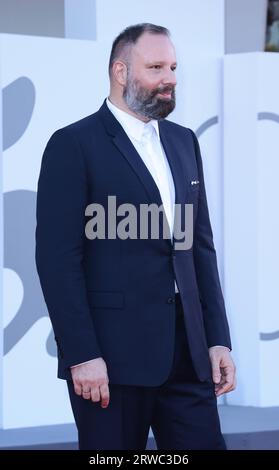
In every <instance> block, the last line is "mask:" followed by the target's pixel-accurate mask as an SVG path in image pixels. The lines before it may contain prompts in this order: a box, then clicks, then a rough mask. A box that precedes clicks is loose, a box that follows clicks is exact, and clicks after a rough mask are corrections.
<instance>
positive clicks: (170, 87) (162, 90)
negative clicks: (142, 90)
mask: <svg viewBox="0 0 279 470" xmlns="http://www.w3.org/2000/svg"><path fill="white" fill-rule="evenodd" d="M167 92H171V94H172V96H174V92H175V87H174V86H173V85H165V86H163V87H159V88H156V89H155V90H153V92H152V96H151V97H152V98H154V97H155V96H156V95H157V94H158V93H167Z"/></svg>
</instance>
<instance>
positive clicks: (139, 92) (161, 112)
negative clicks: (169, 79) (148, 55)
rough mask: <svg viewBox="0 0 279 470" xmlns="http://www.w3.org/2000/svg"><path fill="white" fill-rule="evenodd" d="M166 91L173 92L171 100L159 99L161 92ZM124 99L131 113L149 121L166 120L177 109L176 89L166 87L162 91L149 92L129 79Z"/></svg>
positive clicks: (124, 91)
mask: <svg viewBox="0 0 279 470" xmlns="http://www.w3.org/2000/svg"><path fill="white" fill-rule="evenodd" d="M164 91H171V99H168V100H164V99H160V98H158V97H157V94H158V93H159V92H164ZM123 99H124V101H125V103H126V105H127V106H128V108H129V109H130V111H132V112H133V113H136V114H139V115H141V116H143V117H145V118H148V119H156V120H159V119H164V118H165V117H167V116H168V115H169V114H170V113H171V112H172V111H173V110H174V108H175V90H174V87H171V86H167V85H166V86H165V87H161V88H160V89H158V88H156V89H155V90H152V91H148V90H146V89H145V88H143V87H141V86H140V85H139V84H138V82H137V81H136V80H131V79H130V78H129V77H128V81H127V85H126V87H125V88H124V90H123Z"/></svg>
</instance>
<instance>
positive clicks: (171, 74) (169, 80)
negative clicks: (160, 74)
mask: <svg viewBox="0 0 279 470" xmlns="http://www.w3.org/2000/svg"><path fill="white" fill-rule="evenodd" d="M176 83H177V80H176V75H175V71H174V70H168V71H166V73H165V75H164V78H163V84H164V85H172V86H175V85H176Z"/></svg>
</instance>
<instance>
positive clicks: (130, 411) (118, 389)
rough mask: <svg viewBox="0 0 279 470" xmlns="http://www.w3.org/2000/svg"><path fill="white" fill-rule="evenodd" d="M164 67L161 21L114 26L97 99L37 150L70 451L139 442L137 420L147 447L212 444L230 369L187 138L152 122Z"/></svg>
mask: <svg viewBox="0 0 279 470" xmlns="http://www.w3.org/2000/svg"><path fill="white" fill-rule="evenodd" d="M175 69H176V58H175V51H174V47H173V44H172V42H171V40H170V37H169V32H168V30H166V29H165V28H163V27H161V26H155V25H152V24H141V25H135V26H131V27H129V28H126V30H124V31H123V32H122V33H121V34H120V35H119V36H118V37H117V38H116V39H115V41H114V43H113V47H112V51H111V57H110V63H109V74H110V83H111V90H110V95H109V98H108V99H107V100H106V101H105V102H104V104H103V105H102V106H101V108H100V109H99V111H97V112H96V113H95V114H92V115H91V116H88V117H86V118H84V119H82V120H81V121H78V122H76V123H74V124H71V125H69V126H67V127H65V128H63V129H60V130H58V131H57V132H55V133H54V134H53V136H52V137H51V139H50V140H49V142H48V144H47V147H46V149H45V152H44V156H43V160H42V167H41V173H40V178H39V183H38V199H37V229H36V241H37V246H36V262H37V268H38V273H39V276H40V281H41V285H42V289H43V293H44V297H45V301H46V304H47V307H48V310H49V315H50V319H51V321H52V324H53V329H54V333H55V340H56V342H57V349H58V361H59V365H58V376H59V377H60V378H62V379H66V380H67V383H68V388H69V394H70V400H71V404H72V408H73V413H74V416H75V421H76V424H77V428H78V433H79V446H80V449H95V450H97V449H99V450H100V449H138V450H140V449H144V448H145V446H146V442H147V437H148V431H149V428H150V426H151V428H152V430H153V433H154V436H155V439H156V443H157V447H158V448H159V449H224V448H225V444H224V440H223V437H222V435H221V432H220V426H219V418H218V413H217V406H216V396H220V395H221V394H222V393H226V392H229V391H230V390H233V388H234V386H235V377H234V376H235V368H234V364H233V361H232V359H231V357H230V349H231V344H230V338H229V330H228V325H227V319H226V314H225V308H224V302H223V296H222V292H221V288H220V283H219V277H218V271H217V263H216V254H215V250H214V245H213V238H212V232H211V227H210V221H209V215H208V209H207V202H206V194H205V186H204V179H203V170H202V160H201V155H200V150H199V144H198V141H197V138H196V136H195V134H194V133H193V132H192V131H191V130H190V129H187V128H184V127H182V126H179V125H177V124H174V123H172V122H170V121H167V120H165V117H166V116H167V115H168V114H169V113H170V112H171V111H172V110H173V109H174V106H175V85H176V78H175ZM154 207H155V208H159V211H158V213H157V214H156V211H155V215H158V217H157V219H156V217H155V218H154V211H153V212H152V210H151V209H154ZM189 207H190V208H191V209H192V211H191V210H190V211H189V210H188V209H187V208H189ZM142 208H145V209H146V208H149V209H150V214H151V212H152V214H151V215H152V216H153V218H152V217H151V218H152V222H153V223H154V220H155V222H156V221H157V225H156V224H155V225H156V227H155V229H156V230H155V236H154V226H153V227H150V226H149V225H148V223H147V222H148V221H149V219H144V220H145V221H144V222H143V216H142V212H141V209H142ZM178 209H179V210H178ZM186 209H187V210H188V211H187V210H186ZM127 214H128V215H127ZM146 220H147V222H146ZM116 225H117V226H116ZM181 234H182V235H183V234H184V244H183V237H182V236H181Z"/></svg>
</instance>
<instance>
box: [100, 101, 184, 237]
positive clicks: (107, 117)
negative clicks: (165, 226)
mask: <svg viewBox="0 0 279 470" xmlns="http://www.w3.org/2000/svg"><path fill="white" fill-rule="evenodd" d="M99 113H100V116H101V119H102V121H103V123H104V124H105V127H106V130H107V132H108V134H110V135H111V136H112V140H113V142H114V144H115V145H116V147H117V148H118V149H119V150H120V152H121V154H122V155H123V156H124V157H125V158H126V160H127V162H128V163H129V165H130V166H131V168H132V170H133V171H134V172H135V173H136V174H137V176H138V178H139V179H140V181H141V183H142V185H143V187H144V189H145V191H146V193H147V196H148V199H149V201H150V203H155V204H157V205H158V206H160V205H161V204H162V199H161V196H160V192H159V189H158V187H157V185H156V183H155V181H154V179H153V177H152V175H151V174H150V172H149V170H148V169H147V167H146V165H145V164H144V162H143V160H142V158H141V157H140V155H139V154H138V152H137V151H136V149H135V147H134V146H133V144H132V142H131V141H130V139H129V137H128V136H127V134H126V133H125V131H124V130H123V128H122V126H121V125H120V123H119V122H118V121H117V119H116V118H115V117H114V115H113V114H112V113H111V112H110V110H109V109H108V107H107V105H106V103H105V102H104V104H103V105H102V107H101V108H100V110H99ZM159 130H160V137H161V141H162V144H163V147H164V150H165V153H166V156H167V159H168V162H169V166H170V169H171V172H172V177H173V181H174V186H175V203H176V204H184V200H185V190H186V184H185V176H184V173H183V166H182V162H181V157H180V154H179V149H177V145H176V143H175V137H174V136H173V135H172V134H171V133H170V132H169V129H168V125H167V121H160V122H159ZM160 223H161V224H162V220H161V218H160ZM168 241H170V240H168Z"/></svg>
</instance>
